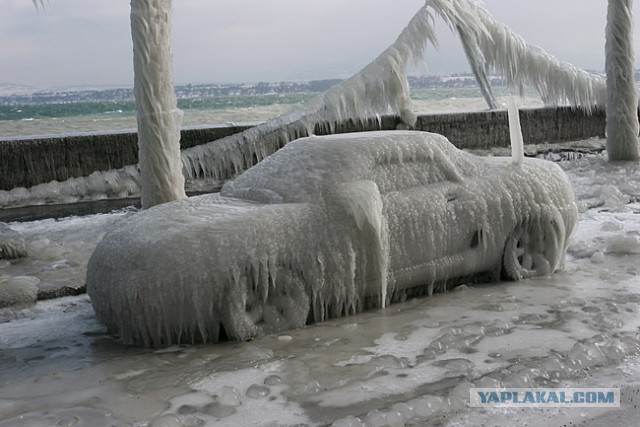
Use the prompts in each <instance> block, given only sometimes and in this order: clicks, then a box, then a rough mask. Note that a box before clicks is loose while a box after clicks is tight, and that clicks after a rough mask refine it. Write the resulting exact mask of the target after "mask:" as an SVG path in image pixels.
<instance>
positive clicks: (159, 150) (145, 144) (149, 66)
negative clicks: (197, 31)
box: [32, 0, 186, 209]
mask: <svg viewBox="0 0 640 427" xmlns="http://www.w3.org/2000/svg"><path fill="white" fill-rule="evenodd" d="M32 1H33V5H34V6H35V8H36V9H37V10H40V8H44V7H45V0H32ZM171 12H172V0H131V38H132V40H133V70H134V88H133V89H134V96H135V99H136V105H137V109H138V117H137V121H138V156H139V161H140V163H139V164H140V176H141V177H140V180H141V186H142V191H141V193H142V194H141V198H142V207H143V208H144V209H146V208H150V207H151V206H154V205H157V204H160V203H165V202H169V201H173V200H178V199H183V198H186V194H185V191H184V176H183V175H182V160H181V158H180V125H181V123H182V112H181V111H180V110H179V109H178V107H177V100H176V95H175V90H174V87H173V65H172V56H171Z"/></svg>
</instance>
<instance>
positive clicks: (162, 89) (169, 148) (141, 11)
mask: <svg viewBox="0 0 640 427" xmlns="http://www.w3.org/2000/svg"><path fill="white" fill-rule="evenodd" d="M171 11H172V0H131V36H132V39H133V69H134V95H135V98H136V105H137V108H138V152H139V157H140V174H141V184H142V195H141V196H142V207H143V208H144V209H146V208H149V207H151V206H154V205H157V204H160V203H165V202H169V201H172V200H177V199H182V198H185V197H186V194H185V191H184V176H183V175H182V161H181V159H180V124H181V122H182V112H181V111H180V110H178V108H177V101H176V95H175V91H174V88H173V72H172V58H171Z"/></svg>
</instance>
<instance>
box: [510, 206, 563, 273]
mask: <svg viewBox="0 0 640 427" xmlns="http://www.w3.org/2000/svg"><path fill="white" fill-rule="evenodd" d="M563 247H564V222H563V220H562V217H560V216H559V215H545V216H543V217H542V218H531V219H528V220H525V221H522V222H521V223H520V224H518V225H517V226H516V227H515V229H514V230H513V231H512V232H511V234H510V235H509V237H508V238H507V241H506V244H505V247H504V253H503V256H502V273H503V274H502V275H503V277H504V278H505V279H508V280H520V279H527V278H530V277H536V276H544V275H548V274H551V273H553V272H554V271H555V270H556V269H557V268H558V266H559V264H560V263H561V260H562V254H563V250H562V248H563Z"/></svg>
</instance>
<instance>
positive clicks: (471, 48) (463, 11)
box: [427, 0, 606, 110]
mask: <svg viewBox="0 0 640 427" xmlns="http://www.w3.org/2000/svg"><path fill="white" fill-rule="evenodd" d="M427 5H428V6H430V7H432V8H433V10H434V11H435V13H436V14H437V15H438V16H439V17H440V18H441V19H442V20H444V21H445V22H446V23H447V24H448V25H449V26H450V27H451V30H452V31H458V32H460V34H461V38H463V41H464V42H465V44H468V46H465V50H466V51H467V55H468V56H469V57H470V61H471V60H473V62H476V63H478V64H485V66H486V67H488V68H489V69H493V70H495V71H496V72H497V73H499V74H502V75H503V76H504V77H505V79H506V80H507V83H508V84H509V85H510V86H512V87H517V88H519V89H520V90H522V88H523V87H524V86H525V85H526V84H529V85H531V86H533V87H534V88H535V89H536V90H537V91H538V93H539V94H540V96H541V97H542V100H543V102H544V103H545V104H547V105H559V104H564V103H568V104H570V105H573V106H577V107H581V108H585V109H587V110H591V109H592V108H594V107H602V108H604V106H605V100H606V82H605V80H604V79H603V78H602V77H600V76H597V75H594V74H591V73H588V72H586V71H584V70H582V69H579V68H577V67H575V66H573V65H571V64H569V63H567V62H563V61H560V60H559V59H557V58H555V57H553V56H552V55H550V54H548V53H547V52H545V51H544V50H542V49H541V48H539V47H537V46H534V45H531V44H529V43H527V42H526V41H525V40H524V39H523V38H522V37H520V36H519V35H517V34H516V33H514V32H513V31H512V30H511V29H510V28H509V27H507V26H506V25H504V24H502V23H500V22H498V21H496V20H495V18H494V17H493V16H491V14H490V13H489V12H488V11H487V10H486V9H485V8H484V7H483V6H482V5H481V4H480V2H478V1H476V0H427ZM478 83H479V84H482V82H481V81H479V82H478Z"/></svg>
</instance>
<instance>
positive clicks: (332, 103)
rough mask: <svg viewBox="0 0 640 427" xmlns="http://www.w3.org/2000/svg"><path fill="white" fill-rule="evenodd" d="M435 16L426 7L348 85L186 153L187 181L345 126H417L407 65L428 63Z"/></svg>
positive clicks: (234, 169)
mask: <svg viewBox="0 0 640 427" xmlns="http://www.w3.org/2000/svg"><path fill="white" fill-rule="evenodd" d="M432 21H433V17H432V15H431V11H430V10H429V9H428V8H427V7H426V5H425V6H423V7H421V8H420V10H419V11H418V12H417V13H416V14H415V15H414V17H413V18H412V19H411V21H410V22H409V24H408V25H407V27H406V28H405V29H404V30H403V31H402V33H401V34H400V36H399V37H398V38H397V39H396V41H395V42H394V43H393V44H392V45H391V46H390V47H389V48H387V49H386V50H385V51H384V52H383V53H382V54H380V56H378V57H377V58H376V59H375V60H374V61H373V62H371V63H370V64H368V65H367V66H365V67H364V68H363V69H362V70H361V71H360V72H358V73H357V74H355V75H354V76H353V77H351V78H349V79H347V80H345V81H344V82H342V83H340V84H338V85H336V86H334V87H333V88H331V89H329V90H328V91H326V92H325V93H323V94H321V95H319V96H318V97H316V98H314V99H312V100H311V101H309V102H308V103H306V104H305V105H303V106H302V107H300V108H297V109H295V110H293V111H291V112H290V113H288V114H285V115H283V116H281V117H277V118H275V119H271V120H268V121H267V122H265V123H263V124H261V125H259V126H257V127H255V128H252V129H249V130H247V131H245V132H242V133H240V134H237V135H232V136H229V137H226V138H223V139H221V140H217V141H214V142H210V143H208V144H205V145H200V146H197V147H194V148H190V149H187V150H184V151H183V153H182V162H183V166H184V167H183V173H184V174H185V176H186V177H187V178H188V179H194V178H202V177H206V178H214V179H218V180H224V179H228V178H230V177H232V176H234V175H236V174H238V173H240V172H242V171H244V170H245V169H247V168H249V167H250V166H252V165H253V164H255V163H257V162H259V161H261V160H262V159H264V158H265V157H267V156H268V155H270V154H272V153H274V152H275V151H276V150H278V149H279V148H281V147H282V146H284V145H285V144H286V143H288V142H289V141H292V140H294V139H297V138H300V137H301V136H307V135H310V134H313V133H315V132H316V128H317V126H321V127H326V129H322V130H323V132H326V133H332V132H333V131H334V130H335V126H336V124H337V123H340V122H344V121H345V120H349V119H352V120H355V121H366V120H368V119H374V120H379V118H380V116H381V115H382V114H386V113H395V114H398V115H400V117H401V119H402V122H403V123H404V124H405V125H406V126H408V127H410V126H413V124H414V123H415V120H416V116H415V114H414V112H413V111H412V109H411V98H410V96H409V82H408V80H407V72H406V70H407V65H408V64H409V62H414V63H417V62H418V61H420V60H422V58H423V57H424V50H425V47H426V44H427V42H431V43H432V44H434V45H435V44H436V35H435V32H434V28H433V25H432Z"/></svg>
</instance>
